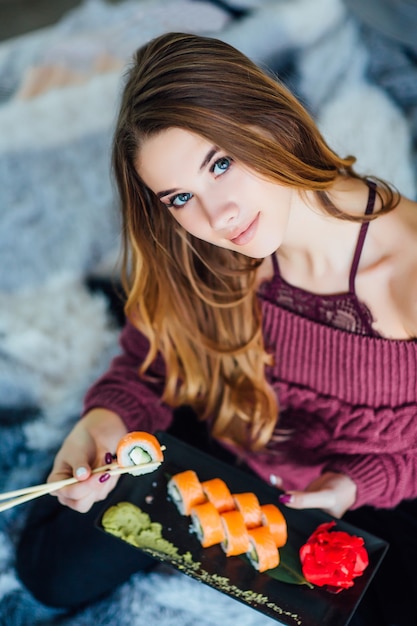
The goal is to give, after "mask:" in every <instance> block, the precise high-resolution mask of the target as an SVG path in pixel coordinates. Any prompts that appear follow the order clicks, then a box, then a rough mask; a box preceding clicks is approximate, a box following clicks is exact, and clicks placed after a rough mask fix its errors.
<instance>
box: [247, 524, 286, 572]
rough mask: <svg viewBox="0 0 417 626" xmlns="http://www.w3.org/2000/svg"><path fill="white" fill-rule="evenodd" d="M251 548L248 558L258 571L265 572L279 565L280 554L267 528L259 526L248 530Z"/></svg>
mask: <svg viewBox="0 0 417 626" xmlns="http://www.w3.org/2000/svg"><path fill="white" fill-rule="evenodd" d="M248 535H249V543H250V547H249V549H248V550H247V552H246V556H247V557H248V559H249V561H250V562H251V564H252V565H253V567H254V568H255V569H256V570H258V572H265V571H266V570H268V569H272V568H273V567H277V566H278V565H279V552H278V548H277V547H276V545H275V540H274V538H273V536H272V534H271V532H270V530H269V529H268V527H267V526H258V527H257V528H250V529H249V530H248Z"/></svg>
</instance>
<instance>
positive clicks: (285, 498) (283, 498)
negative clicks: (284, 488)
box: [278, 493, 292, 504]
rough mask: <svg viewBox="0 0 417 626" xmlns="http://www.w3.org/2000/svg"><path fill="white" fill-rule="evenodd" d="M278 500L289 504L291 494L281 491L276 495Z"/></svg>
mask: <svg viewBox="0 0 417 626" xmlns="http://www.w3.org/2000/svg"><path fill="white" fill-rule="evenodd" d="M278 500H279V502H281V504H289V503H290V502H291V500H292V495H291V494H289V493H283V494H281V495H280V496H278Z"/></svg>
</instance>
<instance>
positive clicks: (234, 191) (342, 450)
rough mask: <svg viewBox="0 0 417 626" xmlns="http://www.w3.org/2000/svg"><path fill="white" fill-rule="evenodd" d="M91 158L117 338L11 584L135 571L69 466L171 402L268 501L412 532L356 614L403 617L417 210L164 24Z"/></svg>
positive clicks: (381, 620)
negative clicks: (103, 529)
mask: <svg viewBox="0 0 417 626" xmlns="http://www.w3.org/2000/svg"><path fill="white" fill-rule="evenodd" d="M113 163H114V171H115V175H116V180H117V183H118V188H119V191H120V196H121V207H122V214H123V234H124V244H125V245H124V273H123V279H124V284H125V287H126V294H127V300H126V306H125V312H126V317H127V323H126V326H125V328H124V330H123V332H122V335H121V346H122V348H123V351H122V354H121V355H120V356H118V357H117V358H115V359H114V361H113V362H112V364H111V365H110V368H109V371H108V372H107V373H106V374H105V375H104V376H103V377H102V378H101V379H100V380H99V381H97V383H96V384H95V385H94V386H93V387H92V388H91V389H90V390H89V392H88V393H87V396H86V400H85V412H84V416H83V418H82V419H81V420H80V421H79V422H78V423H77V425H76V426H75V428H74V429H73V431H72V432H71V433H70V434H69V436H68V437H67V439H66V440H65V442H64V443H63V446H62V448H61V449H60V451H59V452H58V454H57V456H56V459H55V463H54V467H53V469H52V472H51V474H50V476H49V480H50V481H54V480H59V479H61V478H64V477H68V476H72V475H76V476H77V477H78V478H79V482H78V483H77V484H76V485H75V486H71V487H68V488H66V489H62V490H61V491H59V492H57V494H56V498H53V497H51V498H48V499H46V498H45V499H42V500H40V501H39V503H38V504H37V505H35V508H34V510H33V513H32V516H31V517H30V520H29V523H28V527H27V529H26V530H25V532H24V533H23V536H22V540H21V544H20V547H19V552H18V569H19V571H20V575H21V577H22V579H23V581H24V582H25V583H26V584H27V585H28V587H29V588H30V589H32V590H33V592H34V594H35V595H36V596H37V597H38V598H40V599H41V600H42V601H44V602H45V603H47V604H52V605H55V606H78V605H80V604H82V603H84V602H89V601H91V600H94V599H95V598H97V597H99V595H100V594H103V593H105V592H107V591H109V590H110V589H112V588H113V587H114V585H116V584H118V583H120V582H122V581H123V580H125V579H126V578H127V577H128V576H129V575H130V574H131V573H132V572H134V571H136V570H138V569H140V568H143V567H146V566H148V565H149V564H150V562H149V561H148V559H145V558H143V560H141V559H140V558H139V557H138V556H137V554H136V553H135V554H134V555H132V552H134V551H132V550H130V549H129V547H128V546H127V547H125V546H123V545H122V546H119V543H118V542H114V541H112V540H111V539H110V541H108V538H107V537H103V536H102V535H101V534H100V533H98V532H97V531H96V530H94V528H93V522H92V520H93V519H94V516H95V515H96V514H97V513H96V509H97V506H102V505H97V504H94V503H97V502H98V501H100V500H103V499H104V498H106V497H107V495H108V494H109V492H110V490H111V489H113V488H114V487H115V483H116V479H113V478H112V479H111V480H108V481H107V482H104V483H100V482H99V481H98V480H97V478H95V477H93V476H90V472H91V468H93V467H94V466H95V465H101V464H102V463H103V459H104V457H105V454H106V453H107V452H109V451H110V452H114V450H115V448H116V445H117V442H118V441H119V439H120V438H121V437H122V436H123V435H124V434H125V433H126V431H129V430H139V429H140V430H148V431H154V430H156V429H167V428H169V427H170V425H171V424H172V420H173V414H174V413H175V411H174V409H177V408H178V407H182V406H188V407H192V409H193V411H194V412H195V414H196V415H197V416H199V418H200V420H203V421H204V424H206V425H207V429H208V432H210V437H211V439H212V440H214V441H216V442H217V443H218V444H220V446H221V448H222V449H225V450H227V453H228V455H229V458H230V459H231V462H233V460H234V459H235V458H239V459H243V461H244V463H245V464H246V466H247V467H248V468H250V469H251V470H252V471H254V472H255V473H256V474H258V475H259V476H260V477H262V478H263V479H264V480H266V481H269V482H271V483H272V484H274V485H277V486H278V487H280V488H281V489H282V490H283V491H284V494H283V495H282V496H281V502H283V503H285V504H286V505H287V506H289V507H294V508H298V509H303V508H311V507H316V508H322V509H323V510H326V511H328V512H330V513H332V514H333V515H335V516H337V517H341V516H342V515H346V518H347V519H350V520H352V521H353V522H355V523H358V524H359V525H361V524H362V527H363V528H368V529H369V530H371V531H373V532H376V534H378V535H379V536H387V537H388V539H389V540H391V541H392V540H393V539H394V538H395V536H396V533H397V530H398V528H400V526H399V524H400V522H399V521H398V520H401V524H403V528H402V529H401V532H402V535H401V536H402V537H404V533H409V535H410V536H411V537H412V538H413V543H412V544H410V545H409V546H407V549H406V550H404V551H403V553H402V554H404V555H405V557H404V560H403V561H402V560H401V559H402V557H401V555H400V554H399V553H398V551H397V546H396V549H395V551H394V552H393V554H392V557H390V558H391V561H390V559H389V558H387V559H386V563H388V565H385V568H381V571H382V573H383V574H384V575H383V576H382V575H381V576H380V580H379V582H378V581H376V583H375V584H374V586H373V589H371V590H370V591H369V592H368V593H367V594H366V598H369V600H367V601H365V602H363V603H362V605H361V611H360V612H359V617H358V618H357V619H360V615H362V618H361V619H362V620H363V621H362V623H367V624H368V623H369V624H374V623H378V624H381V625H382V624H394V623H395V624H399V623H401V624H404V625H407V624H409V623H410V624H415V623H417V620H416V619H415V613H414V612H415V609H414V607H412V602H411V601H410V598H411V599H412V598H413V597H415V592H416V591H417V589H416V588H415V587H416V583H415V576H414V577H413V576H412V574H411V576H409V575H408V574H407V567H409V568H411V569H410V572H413V571H414V570H413V562H414V559H412V560H411V563H410V564H408V562H407V558H406V556H407V555H408V556H410V557H411V556H412V553H413V550H414V552H415V551H416V545H417V544H416V541H415V537H416V536H417V535H416V532H415V531H416V530H417V528H416V527H417V517H416V516H415V514H414V511H415V510H416V509H417V507H415V504H414V501H413V499H414V498H415V497H416V496H417V419H416V418H417V384H416V383H417V340H416V337H417V204H416V203H415V202H412V201H410V200H409V199H407V198H404V197H401V196H400V194H399V193H398V192H397V191H396V190H395V189H393V188H392V187H391V186H389V185H388V184H387V183H385V182H383V181H381V180H379V179H377V178H372V179H369V178H364V177H362V176H360V175H359V174H357V173H356V172H355V171H354V169H353V164H354V158H353V157H347V158H341V157H339V156H337V155H336V154H335V153H334V152H333V151H332V150H331V148H329V146H328V145H327V144H326V143H325V141H324V139H323V138H322V136H321V135H320V133H319V131H318V130H317V128H316V126H315V124H314V122H313V121H312V119H311V118H310V116H309V115H308V114H307V112H306V111H305V110H304V109H303V107H302V106H301V105H300V104H299V103H298V102H297V100H296V99H295V98H294V97H293V96H292V95H291V94H290V93H289V92H288V91H287V90H286V89H285V88H284V87H283V86H282V85H280V84H279V82H277V81H276V80H275V79H273V78H271V77H269V76H267V75H266V74H265V73H263V72H262V71H261V70H260V69H259V68H258V67H256V66H255V65H254V64H253V63H252V62H251V61H249V60H248V59H247V58H245V57H244V56H243V55H242V54H241V53H240V52H238V51H237V50H235V49H233V48H231V47H230V46H228V45H226V44H225V43H223V42H221V41H218V40H215V39H211V38H204V37H197V36H193V35H186V34H178V33H170V34H166V35H163V36H161V37H159V38H157V39H155V40H153V41H151V42H150V43H149V44H147V45H146V46H144V47H143V48H142V49H140V50H139V51H138V53H137V54H136V57H135V59H134V63H133V65H132V67H131V69H130V72H129V75H128V79H127V83H126V86H125V89H124V94H123V99H122V103H121V108H120V114H119V119H118V122H117V127H116V131H115V138H114V150H113ZM277 497H278V495H277ZM58 501H59V502H58ZM400 503H402V504H400ZM62 505H65V506H62ZM93 505H94V506H93ZM401 507H403V508H401ZM407 509H412V510H411V512H408V511H407ZM79 513H85V514H84V515H80V514H79ZM382 518H384V519H385V518H387V519H385V522H384V525H383V527H380V521H381V519H382ZM391 532H392V534H393V536H391ZM384 533H385V535H384ZM105 542H107V543H105ZM104 543H105V547H104ZM400 543H401V542H400ZM115 544H117V545H115ZM110 549H111V551H112V552H111V556H110V555H109V550H110ZM40 554H42V561H43V563H45V567H44V569H43V570H42V565H41V564H40V563H39V558H37V557H38V555H40ZM392 559H394V560H392ZM71 563H76V565H77V576H78V580H77V582H76V584H75V583H74V580H73V577H72V572H73V570H72V568H71V566H70V564H71ZM105 563H109V564H111V567H107V568H106V567H105ZM390 567H393V568H394V567H395V571H393V572H391V571H390ZM58 568H59V571H60V573H59V575H58V574H57V570H58ZM98 571H100V577H97V576H96V575H95V574H94V572H98ZM384 572H385V573H384ZM401 572H404V575H403V576H401ZM391 574H393V575H391ZM80 575H82V576H83V577H85V580H84V579H83V580H82V581H80V580H79V576H80ZM63 577H65V583H64V582H63ZM399 579H401V585H400V587H401V589H400V591H398V590H397V589H395V593H397V596H396V595H395V593H393V585H394V581H397V580H399ZM54 580H55V581H56V583H54ZM384 585H386V586H388V588H387V587H384ZM413 586H414V587H413ZM413 591H414V594H413ZM373 593H375V594H378V593H381V594H383V595H382V598H383V599H384V598H385V599H384V600H383V602H384V606H383V607H382V610H381V614H377V611H378V603H379V599H378V598H377V599H376V600H375V602H374V603H372V594H373ZM398 593H399V594H400V596H399V595H398ZM387 594H388V595H387ZM394 597H396V598H398V600H397V601H396V605H395V607H394V608H395V610H394V614H395V619H396V620H397V621H395V620H394V617H393V616H392V615H391V614H390V611H389V610H388V609H387V598H394ZM400 605H401V606H400ZM409 605H410V606H409ZM400 609H401V610H402V611H403V615H402V617H401V619H402V620H403V621H401V622H400V621H398V619H400V617H399V615H400ZM367 611H368V613H367ZM407 620H410V621H407Z"/></svg>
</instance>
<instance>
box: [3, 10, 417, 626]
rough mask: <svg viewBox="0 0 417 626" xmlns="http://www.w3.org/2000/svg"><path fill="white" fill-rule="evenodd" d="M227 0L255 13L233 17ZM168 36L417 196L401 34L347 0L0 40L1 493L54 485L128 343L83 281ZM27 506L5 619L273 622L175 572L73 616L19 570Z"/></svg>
mask: <svg viewBox="0 0 417 626" xmlns="http://www.w3.org/2000/svg"><path fill="white" fill-rule="evenodd" d="M228 4H229V5H230V6H231V7H232V6H233V7H234V8H236V6H239V7H240V8H243V9H245V8H247V9H248V11H247V12H246V13H245V14H244V15H243V17H240V18H239V19H237V18H236V17H235V16H234V14H232V13H231V12H229V11H228V10H227V5H228ZM168 30H186V31H190V32H199V33H204V34H212V35H215V36H219V37H220V38H223V39H225V40H227V41H229V42H230V43H232V44H234V45H236V46H237V47H239V48H241V49H242V50H243V51H244V52H246V53H247V54H248V55H249V56H251V57H252V58H253V59H254V60H255V61H257V62H259V63H261V64H266V65H268V66H270V67H272V68H273V69H274V71H276V72H277V73H278V74H280V75H281V76H282V77H283V79H284V80H286V81H287V82H288V84H289V85H290V87H292V88H293V89H294V90H295V91H296V93H297V94H298V95H299V96H300V97H301V98H302V99H303V101H304V102H305V103H306V105H307V106H308V107H309V108H310V110H311V111H312V113H313V114H314V116H315V117H316V119H317V120H318V123H319V125H320V126H321V128H322V129H323V131H324V133H325V135H326V136H327V138H328V140H329V142H330V144H331V145H333V146H334V147H335V148H336V149H337V150H338V151H340V152H341V153H353V154H356V155H357V156H358V167H359V169H360V170H361V171H362V172H364V173H367V172H372V173H376V174H378V175H380V176H382V177H385V178H387V179H389V180H391V181H392V182H394V183H395V184H396V185H397V186H398V187H399V188H400V189H401V190H402V191H403V192H404V193H405V194H407V195H409V196H410V197H415V196H416V188H417V184H416V174H415V169H414V167H415V166H413V150H414V147H413V137H415V136H416V135H417V133H416V129H415V127H414V126H413V118H411V117H410V115H409V111H410V109H409V108H408V109H407V107H406V106H405V105H404V106H402V103H401V98H400V97H399V98H395V95H396V93H398V92H395V90H394V91H393V90H390V89H388V88H387V86H385V85H384V84H383V82H382V81H379V80H378V76H380V75H382V74H383V72H382V71H380V73H379V74H378V72H376V71H374V73H373V74H372V73H371V72H370V68H372V67H374V68H375V64H374V65H372V59H373V49H372V45H374V44H375V41H377V42H378V45H379V46H380V48H379V52H380V51H381V49H382V50H388V49H389V46H390V45H391V44H389V43H388V42H386V41H385V40H384V38H383V37H379V35H378V34H375V33H374V34H373V36H374V38H373V39H372V37H370V35H369V32H368V33H367V32H366V30H363V28H362V26H361V25H360V24H359V23H358V21H357V19H356V17H355V16H353V15H351V14H350V13H349V11H348V10H347V9H346V7H345V5H344V4H343V3H342V0H315V2H314V3H313V2H311V1H310V0H290V1H289V0H274V1H273V2H268V1H264V2H262V1H258V2H255V1H253V2H250V1H249V0H246V1H244V0H241V2H237V1H235V2H229V3H227V2H224V3H223V6H220V4H218V3H210V2H209V1H206V2H204V1H201V0H198V1H197V0H141V1H138V0H124V1H123V2H120V3H118V4H114V5H107V4H106V3H105V2H104V1H103V0H85V2H84V3H83V4H82V5H81V6H80V7H79V8H78V9H76V10H75V11H73V12H71V13H69V14H68V15H67V16H65V18H64V19H63V20H62V21H61V22H60V23H58V24H57V25H56V26H53V27H51V28H48V29H45V30H42V31H39V32H36V33H33V34H30V35H26V36H24V37H20V38H16V39H13V40H10V41H7V42H5V43H3V44H2V45H1V46H0V190H1V191H0V194H1V205H0V251H1V252H0V255H1V266H2V271H1V273H0V464H1V470H2V471H1V472H0V491H8V490H10V489H14V488H18V487H22V486H26V485H29V484H32V483H36V482H38V481H39V480H41V479H42V477H43V474H44V473H45V472H46V470H47V468H48V467H49V465H50V463H51V461H52V459H53V456H54V453H55V451H56V450H57V448H58V446H59V443H60V441H61V440H62V439H63V437H64V436H65V434H66V433H67V432H68V430H69V429H70V427H71V425H72V424H73V423H74V421H75V420H76V419H77V417H78V415H79V411H80V407H81V402H82V397H83V395H84V393H85V391H86V389H87V388H88V386H89V385H90V384H91V382H92V381H93V380H94V379H95V378H96V377H97V376H98V375H99V373H100V372H102V371H103V370H104V369H105V367H106V365H107V363H108V361H109V359H110V357H111V356H112V354H114V353H115V351H116V350H117V334H118V330H117V328H116V326H115V324H114V320H113V318H112V316H111V315H110V313H109V311H108V309H107V304H106V300H105V298H104V297H103V296H100V295H97V294H93V293H92V292H91V291H90V290H89V289H88V288H87V286H86V278H87V277H89V276H91V275H94V274H99V275H102V274H104V275H106V276H108V275H111V274H112V273H113V272H114V270H115V267H116V266H117V253H118V246H119V238H118V217H117V213H116V210H115V206H116V201H115V197H114V193H113V189H112V185H111V181H110V176H109V145H110V139H111V132H112V125H113V121H114V116H115V112H116V109H117V101H118V97H119V91H120V83H121V77H122V73H123V66H124V64H125V63H126V61H127V59H128V58H129V56H130V54H131V53H132V51H133V50H134V49H135V48H136V47H138V46H139V45H141V44H142V43H144V42H145V41H147V40H148V39H150V38H151V37H153V36H155V35H157V34H160V33H162V32H166V31H168ZM370 42H373V44H372V45H370ZM396 50H397V52H398V53H399V48H398V47H397V48H396ZM387 57H388V55H387ZM378 58H381V57H378ZM390 58H391V57H390ZM380 69H381V68H380ZM410 84H411V83H410ZM413 84H417V82H414V83H413ZM26 510H27V509H26V508H25V505H23V506H21V507H19V508H16V509H12V510H10V511H7V512H4V513H2V514H0V600H1V602H0V625H4V626H6V625H7V626H23V625H26V624H27V625H28V626H29V624H30V626H49V625H50V624H51V625H52V624H62V625H65V626H82V625H84V624H85V625H87V624H88V625H89V626H90V625H91V624H93V623H95V624H97V625H104V624H109V623H115V624H117V625H118V626H124V625H125V624H126V626H127V625H129V626H133V625H134V626H142V625H145V624H146V625H147V624H156V623H158V624H159V625H160V626H171V625H174V624H175V625H178V624H181V625H182V626H187V625H188V624H189V625H190V626H191V624H195V623H196V622H197V619H198V621H199V623H200V624H201V625H202V626H215V625H216V626H217V624H219V623H220V622H223V623H225V624H232V623H235V622H239V624H240V626H252V625H253V626H255V625H256V626H262V625H263V624H265V626H266V625H267V624H269V623H272V620H271V619H269V618H266V617H263V616H262V615H260V614H259V613H257V612H255V611H253V610H252V609H250V608H247V607H245V606H243V605H241V604H240V603H238V602H236V601H234V600H231V599H229V598H228V597H226V596H223V595H222V594H220V593H218V592H216V591H213V590H212V589H210V588H208V587H206V586H204V585H201V584H199V583H196V582H195V581H193V580H191V579H189V578H188V577H186V576H184V575H183V574H179V573H175V572H173V571H171V570H169V569H166V568H165V567H164V568H161V569H160V570H158V571H156V572H154V573H152V574H151V575H148V576H143V575H141V574H137V575H135V576H133V577H132V578H131V580H130V581H129V582H128V583H126V584H125V585H123V586H122V587H121V588H120V589H117V590H115V592H114V594H113V595H112V596H111V597H109V598H107V599H105V600H103V601H101V602H99V603H97V604H96V605H93V606H91V607H88V608H87V609H85V610H84V611H81V612H79V613H78V614H76V615H71V616H65V615H58V614H57V613H56V612H55V611H52V610H50V609H47V608H46V607H43V606H42V605H40V604H39V603H37V602H36V601H35V600H34V599H33V598H32V597H31V596H30V595H29V594H28V593H27V591H26V590H25V589H23V587H22V586H21V584H20V582H19V580H18V579H17V577H16V575H15V571H14V546H15V542H16V540H17V538H18V535H19V532H20V528H21V526H22V524H23V521H24V518H25V514H26Z"/></svg>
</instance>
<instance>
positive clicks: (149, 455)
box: [116, 431, 164, 473]
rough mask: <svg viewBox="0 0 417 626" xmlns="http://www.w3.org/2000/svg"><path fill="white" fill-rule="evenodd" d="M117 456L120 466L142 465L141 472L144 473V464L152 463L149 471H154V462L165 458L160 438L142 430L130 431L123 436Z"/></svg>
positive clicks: (159, 461) (160, 461)
mask: <svg viewBox="0 0 417 626" xmlns="http://www.w3.org/2000/svg"><path fill="white" fill-rule="evenodd" d="M116 457H117V463H118V465H119V467H129V466H130V465H131V466H135V465H140V466H141V473H144V472H143V466H144V465H146V464H147V463H152V466H151V467H152V469H150V470H149V471H154V470H155V464H154V463H155V462H157V463H162V461H163V460H164V455H163V452H162V448H161V445H160V443H159V441H158V439H157V438H156V437H155V436H154V435H151V434H150V433H146V432H142V431H134V432H130V433H127V435H125V436H124V437H122V439H121V440H120V441H119V444H118V446H117V450H116ZM132 473H134V472H133V471H132Z"/></svg>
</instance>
